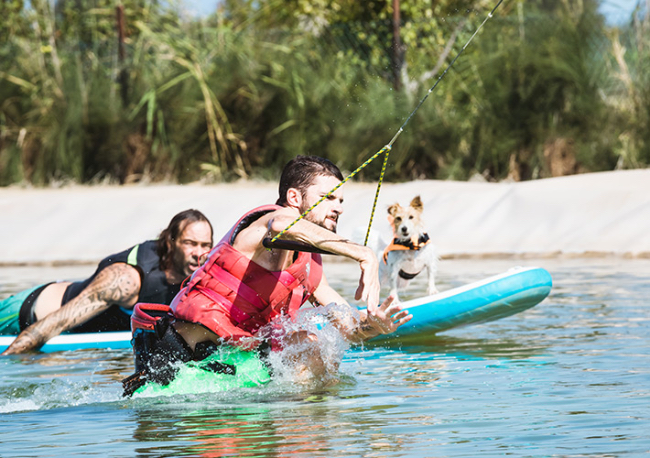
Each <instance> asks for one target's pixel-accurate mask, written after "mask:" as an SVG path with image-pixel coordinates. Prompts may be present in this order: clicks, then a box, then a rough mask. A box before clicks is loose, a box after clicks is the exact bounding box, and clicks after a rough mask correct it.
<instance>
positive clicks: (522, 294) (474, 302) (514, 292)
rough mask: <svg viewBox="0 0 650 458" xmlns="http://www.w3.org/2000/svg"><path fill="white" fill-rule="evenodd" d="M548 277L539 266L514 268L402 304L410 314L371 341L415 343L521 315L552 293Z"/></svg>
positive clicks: (550, 280)
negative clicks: (467, 327)
mask: <svg viewBox="0 0 650 458" xmlns="http://www.w3.org/2000/svg"><path fill="white" fill-rule="evenodd" d="M552 287H553V280H552V278H551V274H549V273H548V271H546V270H545V269H541V268H539V267H527V268H522V267H517V268H513V269H510V270H508V271H507V272H505V273H502V274H500V275H495V276H493V277H489V278H486V279H484V280H480V281H477V282H474V283H470V284H468V285H465V286H461V287H458V288H454V289H451V290H448V291H444V292H442V293H438V294H434V295H432V296H427V297H422V298H419V299H413V300H410V301H406V302H402V306H403V307H404V308H405V309H408V311H409V312H410V313H411V315H413V318H412V319H411V321H409V322H408V323H406V324H405V325H403V326H401V327H400V328H399V329H398V330H397V331H396V332H394V333H393V334H388V335H382V336H378V337H375V338H374V339H371V342H373V343H378V342H385V341H399V340H402V339H408V340H409V341H413V340H417V338H418V337H425V336H430V335H432V334H435V333H438V332H442V331H447V330H449V329H452V328H457V327H461V326H466V325H470V324H477V323H485V322H488V321H494V320H498V319H500V318H505V317H508V316H511V315H514V314H516V313H519V312H523V311H524V310H527V309H529V308H531V307H533V306H535V305H537V304H539V303H540V302H542V301H543V300H544V299H545V298H546V297H547V296H548V295H549V293H550V292H551V288H552Z"/></svg>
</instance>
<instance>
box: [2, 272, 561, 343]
mask: <svg viewBox="0 0 650 458" xmlns="http://www.w3.org/2000/svg"><path fill="white" fill-rule="evenodd" d="M552 286H553V281H552V279H551V275H550V274H549V273H548V272H547V271H546V270H544V269H541V268H537V267H531V268H515V269H511V270H509V271H507V272H505V273H503V274H500V275H495V276H493V277H489V278H486V279H484V280H481V281H477V282H474V283H470V284H468V285H465V286H461V287H459V288H454V289H451V290H448V291H444V292H442V293H439V294H434V295H433V296H427V297H422V298H419V299H413V300H410V301H406V302H403V303H402V305H403V306H404V308H406V309H408V310H409V312H410V313H411V314H412V315H413V319H411V321H410V322H408V323H406V324H405V325H403V326H402V327H400V328H399V329H398V330H397V332H395V333H393V334H390V335H385V336H378V337H375V338H374V339H372V342H373V343H381V342H384V341H399V340H400V339H407V338H408V340H410V341H412V340H414V339H417V338H418V337H419V336H421V337H425V336H430V335H432V334H435V333H438V332H442V331H446V330H449V329H452V328H457V327H460V326H466V325H469V324H476V323H484V322H487V321H493V320H498V319H500V318H505V317H507V316H510V315H514V314H516V313H519V312H522V311H524V310H526V309H529V308H531V307H533V306H535V305H537V304H539V303H540V302H541V301H543V300H544V299H545V298H546V297H547V296H548V295H549V293H550V292H551V288H552ZM15 337H16V336H0V351H3V350H4V349H5V348H7V347H8V346H9V345H10V344H11V342H13V340H14V339H15ZM85 348H105V349H122V348H131V333H130V332H128V331H125V332H102V333H90V334H63V335H60V336H56V337H53V338H52V339H50V340H49V341H48V342H47V343H46V344H45V345H44V346H43V347H42V348H41V351H43V352H54V351H65V350H80V349H85Z"/></svg>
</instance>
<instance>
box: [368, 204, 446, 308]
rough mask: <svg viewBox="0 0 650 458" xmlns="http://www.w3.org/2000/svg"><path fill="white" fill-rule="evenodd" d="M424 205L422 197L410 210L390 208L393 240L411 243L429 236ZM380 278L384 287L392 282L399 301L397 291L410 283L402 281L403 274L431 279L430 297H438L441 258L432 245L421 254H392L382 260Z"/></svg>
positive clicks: (429, 282)
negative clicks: (426, 231) (437, 278)
mask: <svg viewBox="0 0 650 458" xmlns="http://www.w3.org/2000/svg"><path fill="white" fill-rule="evenodd" d="M422 210H423V205H422V201H421V200H420V196H416V197H415V198H413V200H412V201H411V203H410V204H409V206H408V207H402V206H401V205H400V204H398V203H395V204H393V205H391V206H389V207H388V220H389V222H390V223H391V225H392V227H393V238H394V239H396V240H398V241H404V242H408V241H410V240H416V241H417V240H418V239H419V238H420V237H421V236H422V235H423V234H425V229H424V223H423V221H422ZM379 265H380V269H379V270H380V277H381V281H382V283H386V282H388V283H389V285H390V294H391V295H393V296H394V297H395V300H396V301H399V297H398V295H397V291H398V289H399V290H403V289H404V288H406V285H407V284H408V283H409V281H410V280H406V279H404V278H402V277H400V275H399V272H400V270H402V271H404V272H406V273H408V274H419V273H422V274H424V271H425V270H426V275H427V293H428V294H429V295H431V294H436V293H437V292H438V289H437V288H436V278H435V277H436V273H437V268H438V255H437V254H436V248H435V246H434V245H433V242H432V241H429V242H428V243H427V244H426V245H424V246H423V247H422V248H420V249H418V250H395V251H389V252H388V256H387V262H384V260H383V259H382V258H380V259H379Z"/></svg>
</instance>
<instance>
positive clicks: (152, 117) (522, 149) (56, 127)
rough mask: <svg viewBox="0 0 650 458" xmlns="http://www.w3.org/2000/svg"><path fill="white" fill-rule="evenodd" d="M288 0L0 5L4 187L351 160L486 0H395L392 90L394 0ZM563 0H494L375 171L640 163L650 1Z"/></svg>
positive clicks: (252, 173)
mask: <svg viewBox="0 0 650 458" xmlns="http://www.w3.org/2000/svg"><path fill="white" fill-rule="evenodd" d="M289 3H290V5H289V4H286V3H284V2H277V1H269V2H266V1H264V2H224V3H223V4H222V7H221V8H222V9H221V10H220V11H218V12H215V14H214V15H211V16H209V17H203V18H191V17H187V16H184V15H183V14H182V13H180V12H178V11H177V10H174V9H170V8H166V7H163V6H161V5H160V2H155V1H151V2H146V1H145V2H143V1H136V0H128V1H127V0H124V1H121V2H119V3H118V2H115V1H111V0H93V1H90V0H85V1H77V2H74V8H72V6H70V8H68V9H66V5H67V4H68V2H57V5H58V6H57V9H52V8H51V2H46V1H32V2H31V3H30V7H29V8H26V7H25V6H24V5H19V7H16V8H13V9H11V10H7V11H4V10H3V12H4V13H5V14H6V17H9V16H10V17H11V20H10V21H5V23H4V24H3V26H2V28H0V37H5V38H6V39H5V40H3V41H0V185H10V184H14V183H30V184H35V185H47V184H53V183H62V182H66V181H73V182H79V183H93V182H100V181H106V180H108V181H112V182H120V183H128V182H134V181H139V180H148V181H161V180H166V181H173V182H188V181H194V180H200V179H202V180H209V181H222V180H232V179H238V178H243V177H263V178H268V179H275V178H276V177H277V176H278V174H279V170H280V169H281V167H282V165H283V164H284V163H285V162H286V161H287V160H288V159H290V158H291V157H293V156H295V155H296V154H318V155H323V156H326V157H329V158H330V159H332V160H334V161H335V162H336V163H337V164H338V165H339V166H340V167H341V168H343V169H346V170H353V169H354V168H356V166H357V165H358V164H360V163H361V162H363V160H365V159H366V158H367V157H368V156H369V155H370V154H372V153H373V152H375V151H377V150H378V149H379V148H381V146H383V145H384V144H385V143H386V142H387V141H388V140H389V139H390V138H391V137H392V135H393V134H394V132H395V130H396V129H397V128H398V127H399V126H400V125H401V123H402V121H403V120H404V117H405V116H406V115H408V113H410V112H411V110H412V109H413V107H414V104H415V103H416V102H417V100H418V99H419V98H420V97H421V96H422V95H423V94H424V92H425V91H426V90H427V89H428V88H429V87H430V85H431V82H432V81H433V80H434V79H435V77H436V76H437V75H438V73H439V71H440V69H441V68H444V65H445V64H446V63H447V62H449V59H450V58H452V57H453V56H454V55H455V53H456V52H457V51H458V49H459V47H460V46H462V43H464V42H465V40H466V38H467V37H468V35H469V34H471V33H472V32H473V30H475V26H476V23H477V21H480V20H482V19H483V17H484V15H485V11H486V10H489V6H490V3H489V2H487V1H481V2H479V3H475V4H470V3H469V2H467V7H468V8H475V9H473V10H472V9H469V10H468V9H462V10H458V11H456V9H457V5H456V4H455V3H454V2H445V1H442V2H437V3H436V7H435V8H433V9H432V8H431V2H429V1H420V0H411V1H408V0H402V3H401V4H402V7H403V8H404V10H403V11H402V12H403V14H402V21H403V23H402V24H401V30H402V37H401V39H402V43H404V46H405V49H404V61H403V62H404V65H403V67H401V69H400V72H399V73H398V74H399V75H400V76H399V77H400V78H401V81H400V82H401V85H400V86H401V88H400V90H395V89H394V87H396V86H395V84H394V81H393V78H394V77H395V74H396V73H395V72H393V71H392V69H391V68H390V65H391V62H393V61H392V60H391V56H390V52H391V48H390V44H391V33H392V32H391V30H392V24H391V22H390V20H391V19H390V17H391V14H390V13H391V12H390V4H391V2H387V3H386V5H384V4H383V3H381V2H380V3H377V4H376V5H375V4H373V5H374V6H373V8H368V9H363V8H359V7H358V5H357V4H356V3H354V2H350V3H349V4H347V3H345V2H329V1H323V2H321V3H319V4H320V5H321V8H319V9H316V8H313V5H310V3H309V2H304V1H298V0H296V1H295V2H289ZM334 3H336V4H337V5H336V6H337V8H339V9H338V10H337V9H334V6H333V4H334ZM2 5H3V6H4V5H8V4H7V3H3V4H2ZM12 5H13V3H12ZM292 5H293V6H292ZM346 5H347V6H346ZM454 5H456V6H454ZM572 5H573V4H572V3H571V2H563V3H558V5H556V6H553V7H549V6H548V5H547V4H546V3H544V2H538V1H532V0H531V1H527V2H524V1H521V0H518V1H515V2H509V3H508V4H506V5H504V8H503V9H502V10H501V11H499V12H498V14H497V16H496V17H495V18H494V19H493V20H492V21H491V22H490V23H489V25H488V26H486V27H485V29H484V30H483V31H482V32H481V33H480V35H479V36H478V37H477V38H476V39H475V40H474V41H473V43H472V44H471V46H470V47H469V48H468V49H467V51H466V53H465V54H464V55H463V57H462V59H460V60H459V61H458V62H457V64H456V65H455V66H454V67H453V69H452V71H451V72H450V73H449V75H448V76H447V77H446V79H445V81H444V82H443V83H442V84H441V85H440V87H439V88H437V90H436V92H435V94H433V95H432V97H431V98H430V99H429V100H427V102H426V103H425V105H423V107H422V109H421V110H420V111H419V112H418V113H417V115H416V117H415V118H414V119H413V121H412V122H411V123H410V124H409V126H408V128H407V131H406V132H405V133H404V134H403V135H402V136H401V137H400V138H399V141H398V142H397V143H396V144H395V145H394V148H393V151H392V154H391V162H390V163H389V165H388V171H387V179H388V180H409V179H414V178H442V179H444V178H453V179H467V178H469V177H471V176H472V175H473V174H476V173H479V174H481V175H483V176H484V177H486V178H487V179H492V180H499V179H504V178H507V177H510V178H512V179H531V178H538V177H545V176H552V175H556V174H565V173H576V172H582V171H596V170H610V169H613V168H617V167H618V168H630V167H645V166H648V165H649V164H650V134H649V130H648V129H647V125H648V124H649V122H650V91H649V90H648V88H649V87H650V84H649V83H650V81H648V79H649V78H650V77H649V76H648V75H650V71H649V70H650V68H649V67H650V42H649V41H648V37H650V33H648V32H649V31H650V25H649V21H648V16H647V14H646V15H644V14H641V13H642V12H639V14H637V16H635V18H636V19H635V20H633V21H631V22H630V24H629V25H627V26H625V27H619V28H613V27H612V26H607V25H605V24H604V22H603V18H602V17H600V16H599V15H598V13H597V11H596V6H597V4H596V2H595V1H593V0H584V1H582V2H579V4H578V3H576V4H575V5H573V6H572ZM14 6H15V5H14ZM120 8H121V9H122V11H121V13H118V9H120ZM346 8H348V9H346ZM450 13H451V14H452V15H450ZM120 14H121V15H122V16H121V19H118V17H120V16H119V15H120ZM121 30H122V32H123V34H122V32H121ZM558 158H559V159H558ZM567 158H568V159H567ZM378 167H379V166H374V165H371V166H370V167H368V169H367V170H364V171H363V174H361V175H360V177H359V178H360V179H367V180H374V179H376V178H377V176H378V174H379V170H378Z"/></svg>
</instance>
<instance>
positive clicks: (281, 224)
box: [269, 210, 380, 310]
mask: <svg viewBox="0 0 650 458" xmlns="http://www.w3.org/2000/svg"><path fill="white" fill-rule="evenodd" d="M275 213H276V215H275V216H274V217H273V218H272V219H271V220H270V221H269V232H270V233H271V234H272V236H275V235H276V234H278V233H279V232H280V231H282V230H284V229H285V228H286V227H287V226H288V225H289V224H290V223H291V222H293V220H294V219H295V215H294V214H293V213H290V212H288V211H283V210H279V211H277V212H275ZM283 237H286V238H287V239H290V240H295V241H298V242H302V243H305V244H307V245H312V246H315V247H317V248H321V249H323V250H326V251H329V252H330V253H333V254H337V255H341V256H345V257H346V258H350V259H352V260H354V261H356V262H358V263H359V267H360V268H361V278H360V279H359V287H358V288H357V291H356V294H355V296H354V298H355V299H357V300H362V301H364V302H367V303H368V308H369V309H371V310H374V309H376V308H377V305H378V304H379V290H380V285H379V262H378V261H377V257H376V256H375V253H374V252H373V251H372V250H371V249H370V248H368V247H365V246H362V245H359V244H356V243H354V242H352V241H350V240H347V239H345V238H343V237H341V236H340V235H336V234H335V233H334V232H331V231H328V230H327V229H324V228H322V227H320V226H318V225H316V224H314V223H311V222H309V221H305V220H301V221H298V222H297V223H296V224H295V225H293V226H292V227H291V228H290V229H289V230H288V231H287V232H286V233H285V234H284V235H283Z"/></svg>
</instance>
